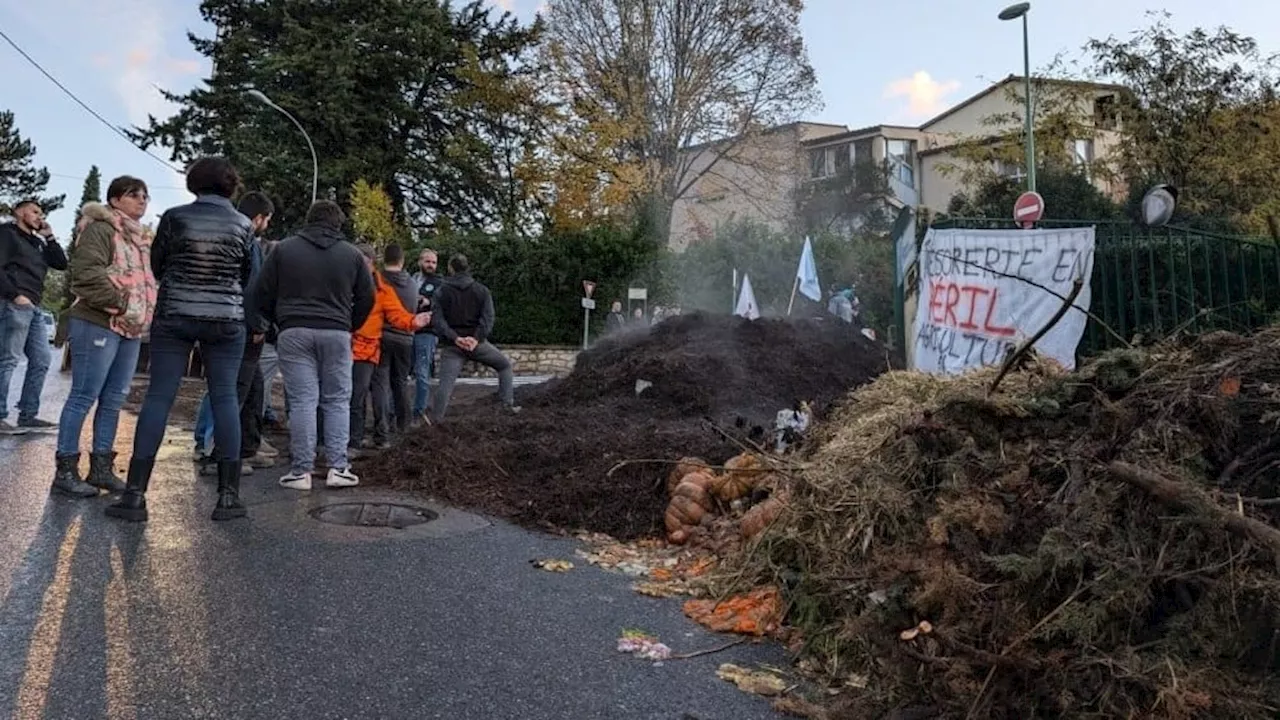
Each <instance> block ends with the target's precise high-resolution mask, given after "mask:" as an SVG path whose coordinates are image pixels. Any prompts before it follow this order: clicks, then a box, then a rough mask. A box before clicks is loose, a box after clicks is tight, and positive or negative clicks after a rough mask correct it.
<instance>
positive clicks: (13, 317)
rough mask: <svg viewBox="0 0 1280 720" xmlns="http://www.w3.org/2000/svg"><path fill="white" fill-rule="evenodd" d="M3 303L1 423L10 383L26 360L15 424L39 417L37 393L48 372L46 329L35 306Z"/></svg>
mask: <svg viewBox="0 0 1280 720" xmlns="http://www.w3.org/2000/svg"><path fill="white" fill-rule="evenodd" d="M0 302H4V309H3V310H0V420H4V419H5V418H7V417H8V416H9V383H10V382H11V381H12V380H13V371H14V369H16V368H17V367H18V363H19V362H20V361H21V360H22V358H23V357H24V356H25V357H26V358H27V374H26V376H25V377H24V378H23V379H22V397H21V398H19V399H18V421H19V422H21V421H23V420H34V419H35V417H36V415H38V414H39V413H40V393H41V392H42V391H43V390H44V377H45V375H46V374H48V372H49V359H50V355H51V353H50V352H49V329H48V328H46V327H45V323H44V317H43V316H42V315H41V314H40V313H38V312H36V308H35V306H34V305H27V306H25V307H19V306H18V305H14V304H13V303H12V302H8V301H0Z"/></svg>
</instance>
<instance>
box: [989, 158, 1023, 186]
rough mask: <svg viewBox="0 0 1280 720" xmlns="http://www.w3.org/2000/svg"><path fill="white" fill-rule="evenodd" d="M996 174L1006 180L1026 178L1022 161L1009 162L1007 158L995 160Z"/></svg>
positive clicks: (1019, 180)
mask: <svg viewBox="0 0 1280 720" xmlns="http://www.w3.org/2000/svg"><path fill="white" fill-rule="evenodd" d="M995 169H996V175H999V176H1000V177H1002V178H1005V179H1007V180H1013V181H1015V182H1022V181H1023V180H1025V179H1026V178H1027V173H1026V171H1025V170H1023V168H1022V163H1016V162H1009V161H1008V160H997V161H996V168H995Z"/></svg>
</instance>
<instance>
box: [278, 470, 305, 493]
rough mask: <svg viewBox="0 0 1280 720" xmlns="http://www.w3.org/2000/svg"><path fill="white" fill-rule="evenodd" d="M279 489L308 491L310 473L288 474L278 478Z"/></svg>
mask: <svg viewBox="0 0 1280 720" xmlns="http://www.w3.org/2000/svg"><path fill="white" fill-rule="evenodd" d="M280 487H282V488H288V489H290V490H310V489H311V473H292V472H291V473H289V474H288V475H285V476H284V477H282V478H280Z"/></svg>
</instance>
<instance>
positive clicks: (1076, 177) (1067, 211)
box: [947, 164, 1121, 220]
mask: <svg viewBox="0 0 1280 720" xmlns="http://www.w3.org/2000/svg"><path fill="white" fill-rule="evenodd" d="M1026 189H1027V186H1026V183H1024V182H1023V181H1021V180H1015V179H1013V178H1008V177H1001V176H999V175H996V174H995V173H994V172H988V173H987V174H986V175H985V176H982V177H981V178H980V179H978V180H977V183H976V185H974V186H972V187H971V188H970V189H969V190H968V191H963V192H960V193H957V194H956V195H954V196H953V197H952V198H951V202H950V204H949V205H948V206H947V214H948V215H952V216H957V217H971V218H1010V219H1012V217H1013V203H1014V201H1016V200H1017V199H1018V196H1019V195H1021V194H1022V193H1023V192H1025V191H1026ZM1036 191H1037V192H1039V193H1040V194H1041V195H1042V196H1043V197H1044V199H1045V210H1044V217H1045V219H1047V220H1109V219H1115V218H1117V217H1120V214H1121V212H1120V208H1119V207H1118V206H1117V205H1116V203H1114V202H1113V201H1112V200H1111V199H1110V198H1108V197H1107V196H1106V195H1104V194H1103V193H1102V192H1101V191H1100V190H1098V188H1097V187H1096V186H1094V184H1093V183H1092V182H1091V181H1090V180H1089V178H1088V176H1086V175H1085V174H1084V172H1083V171H1082V170H1080V169H1077V168H1072V167H1064V166H1062V165H1057V164H1052V165H1046V166H1044V167H1042V168H1041V169H1040V171H1039V173H1038V174H1037V175H1036Z"/></svg>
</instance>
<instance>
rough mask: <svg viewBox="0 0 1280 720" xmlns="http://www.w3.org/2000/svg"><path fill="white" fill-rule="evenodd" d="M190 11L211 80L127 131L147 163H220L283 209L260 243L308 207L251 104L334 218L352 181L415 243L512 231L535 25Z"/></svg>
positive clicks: (269, 9)
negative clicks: (455, 232) (373, 188)
mask: <svg viewBox="0 0 1280 720" xmlns="http://www.w3.org/2000/svg"><path fill="white" fill-rule="evenodd" d="M200 11H201V14H202V15H203V17H204V18H205V20H206V21H208V22H209V23H211V24H213V25H214V26H215V27H216V28H217V32H216V33H215V34H214V36H213V37H200V36H196V35H194V34H193V35H190V36H189V37H190V40H191V43H192V45H193V46H194V47H195V49H196V50H197V51H198V52H199V53H200V54H201V55H203V56H205V57H207V58H209V59H210V60H211V61H212V63H213V66H214V67H215V68H216V72H215V73H213V75H212V77H210V78H209V79H208V80H207V81H206V82H205V83H204V84H202V85H201V86H198V87H196V88H194V89H193V90H191V91H190V92H187V93H185V94H181V95H179V94H168V95H167V97H168V98H169V99H170V100H172V101H173V102H175V103H176V104H177V105H178V111H177V113H176V114H174V115H173V116H172V117H170V118H168V119H164V120H159V119H156V118H151V119H150V122H149V123H148V124H147V126H146V127H142V128H138V129H136V131H135V137H136V139H137V141H138V142H139V143H140V144H142V145H143V146H144V147H150V146H152V145H156V144H161V145H166V146H168V147H170V148H172V153H173V158H174V159H175V160H178V161H184V162H185V161H189V160H191V159H193V158H195V157H197V156H199V155H202V154H208V153H221V154H225V155H227V156H229V157H230V158H231V159H232V161H233V162H235V163H236V165H237V167H238V168H240V170H241V172H242V174H243V176H244V179H245V184H246V186H248V187H251V188H253V189H256V190H262V191H265V192H267V193H269V194H270V195H272V196H273V197H277V198H279V199H280V200H281V202H280V203H279V205H278V207H279V210H278V216H279V222H278V223H273V229H275V231H276V232H284V231H287V230H288V229H290V227H291V226H293V225H296V224H297V223H298V222H299V221H300V219H301V218H302V217H303V215H304V214H305V212H306V210H307V205H308V203H309V202H310V197H311V176H312V170H311V155H310V153H309V152H308V150H307V146H306V143H305V141H304V140H303V138H302V137H301V136H300V135H299V133H298V131H297V129H296V128H295V127H294V126H293V125H292V123H290V121H289V120H288V119H287V118H285V117H284V116H282V115H281V114H280V113H278V112H276V111H274V110H273V109H271V108H269V107H267V106H265V105H263V104H261V103H259V102H258V101H256V100H255V99H253V98H252V97H250V96H249V95H248V94H247V93H246V91H247V90H248V89H250V88H253V89H257V90H260V91H261V92H263V93H265V94H266V95H267V96H268V97H269V98H270V99H271V100H272V101H274V102H275V103H276V104H277V105H279V106H280V107H282V108H284V109H286V110H288V111H289V112H290V113H292V114H293V115H294V116H295V117H296V118H297V119H298V121H299V123H300V124H301V125H302V127H303V128H305V129H306V132H307V133H308V134H309V135H310V137H311V139H312V141H313V142H314V144H315V149H316V153H317V155H318V157H319V165H320V168H319V169H320V173H319V174H320V180H319V184H320V187H321V188H322V192H323V189H324V188H329V187H332V188H336V191H337V200H338V201H339V202H340V203H343V204H349V201H350V198H349V193H350V189H351V188H352V187H353V186H354V184H355V182H356V181H357V180H359V179H361V178H364V179H366V180H368V181H369V182H370V183H372V184H378V185H381V186H382V187H383V188H384V190H385V192H386V194H387V195H388V197H389V198H390V200H391V204H392V207H393V210H394V215H395V217H396V218H397V219H399V220H401V221H403V222H404V223H405V224H407V225H410V226H412V227H414V228H421V229H425V228H434V227H436V226H438V225H440V224H441V223H447V224H448V225H450V226H453V227H462V228H468V227H475V228H494V227H500V226H503V225H507V224H510V223H513V222H519V221H520V219H521V212H522V211H523V208H522V207H521V206H520V204H521V202H522V201H523V197H524V192H523V189H522V188H521V187H520V186H519V185H518V183H517V182H516V180H515V179H514V177H513V173H512V168H513V167H514V165H515V163H514V162H513V158H515V157H517V156H520V155H522V154H524V153H527V152H530V146H529V142H528V141H529V136H530V128H532V127H535V126H536V124H537V119H536V118H530V117H527V116H526V113H535V112H537V111H538V110H539V108H541V107H542V105H541V104H540V103H539V102H537V100H536V98H534V97H532V89H533V88H534V87H535V82H534V81H535V80H536V79H537V78H539V77H540V73H539V67H538V64H537V62H536V60H535V58H533V57H532V56H531V51H532V49H533V47H534V45H535V43H536V41H537V39H538V35H539V28H538V26H537V24H536V23H535V24H533V25H522V24H521V23H520V22H518V21H517V19H516V18H515V17H514V16H513V15H511V14H509V13H502V12H500V11H497V10H494V9H492V8H491V7H489V3H487V2H485V0H470V1H469V2H465V3H460V4H458V3H453V2H450V1H448V0H261V1H260V2H251V3H250V2H242V1H241V0H203V2H201V3H200Z"/></svg>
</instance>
